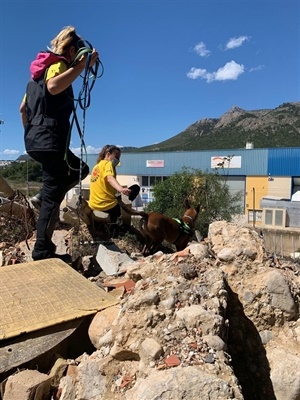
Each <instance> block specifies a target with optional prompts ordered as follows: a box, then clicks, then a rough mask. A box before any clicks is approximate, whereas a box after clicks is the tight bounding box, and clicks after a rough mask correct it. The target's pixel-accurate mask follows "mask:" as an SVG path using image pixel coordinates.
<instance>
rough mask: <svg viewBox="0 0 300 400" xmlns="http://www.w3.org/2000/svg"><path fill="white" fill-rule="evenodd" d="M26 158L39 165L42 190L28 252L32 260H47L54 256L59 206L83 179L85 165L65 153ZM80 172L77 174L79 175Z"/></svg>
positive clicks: (36, 153)
mask: <svg viewBox="0 0 300 400" xmlns="http://www.w3.org/2000/svg"><path fill="white" fill-rule="evenodd" d="M29 155H30V156H31V157H32V158H33V159H34V160H36V161H38V162H39V163H41V165H42V171H43V187H42V191H41V196H42V203H41V209H40V214H39V218H38V221H37V232H36V242H35V246H34V249H33V251H32V258H33V259H34V260H42V259H45V258H49V257H51V256H52V255H53V254H54V252H55V245H54V244H53V242H52V240H51V239H52V235H53V232H54V228H55V225H56V223H57V221H58V218H59V212H60V204H61V202H62V200H63V199H64V197H65V195H66V193H67V192H68V191H69V190H70V189H72V188H73V187H74V186H76V185H77V183H78V182H79V179H80V178H81V179H84V178H85V177H86V176H87V175H88V173H89V167H88V165H87V164H86V163H85V162H83V161H81V160H80V158H78V157H77V156H75V154H73V153H72V152H71V151H70V150H68V152H67V155H66V159H65V153H60V152H56V151H38V152H37V151H35V152H29ZM80 168H81V174H80Z"/></svg>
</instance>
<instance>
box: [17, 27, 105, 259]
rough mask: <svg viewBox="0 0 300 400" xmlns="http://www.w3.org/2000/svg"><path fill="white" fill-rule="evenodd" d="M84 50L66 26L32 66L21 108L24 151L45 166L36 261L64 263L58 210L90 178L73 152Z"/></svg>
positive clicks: (92, 60)
mask: <svg viewBox="0 0 300 400" xmlns="http://www.w3.org/2000/svg"><path fill="white" fill-rule="evenodd" d="M80 47H82V39H81V37H80V36H78V35H77V33H76V31H75V28H74V27H72V26H68V27H66V28H64V29H63V30H62V31H61V32H60V33H59V34H58V35H57V36H56V37H55V38H54V39H53V40H52V41H51V48H50V51H43V52H40V53H38V55H37V57H36V59H35V60H34V61H33V62H32V63H31V66H30V72H31V80H30V81H29V83H28V84H27V88H26V94H25V96H24V98H23V101H22V103H21V105H20V113H21V119H22V123H23V126H24V139H25V148H26V151H27V153H28V154H29V155H30V157H32V158H33V159H34V160H36V161H38V162H39V163H41V165H42V173H43V187H42V190H41V193H40V194H39V195H38V196H36V200H37V201H38V202H40V213H39V218H38V221H37V232H36V242H35V246H34V249H33V251H32V258H33V260H41V259H46V258H52V257H59V258H63V256H59V255H57V254H56V253H55V250H56V246H55V245H54V243H53V242H52V235H53V231H54V228H55V224H56V222H57V221H58V217H59V209H60V204H61V202H62V200H63V199H64V197H65V194H66V193H67V192H68V191H69V190H70V189H71V188H72V187H74V186H75V185H76V184H77V183H78V182H79V179H80V177H81V179H84V178H85V177H86V176H87V175H88V173H89V168H88V165H87V164H86V163H84V162H83V161H81V160H80V159H79V158H78V157H77V156H75V154H73V153H72V152H71V151H70V149H69V144H70V136H71V135H70V129H71V128H70V121H69V119H70V116H71V113H72V111H73V110H74V104H73V102H74V96H73V90H72V83H73V81H74V80H75V79H76V78H77V77H78V76H79V75H80V74H81V72H82V71H83V70H84V69H85V67H86V60H87V54H86V53H85V54H84V55H83V56H81V57H79V59H78V60H76V53H77V51H78V49H79V48H80ZM97 59H98V52H97V51H96V50H95V49H93V50H92V52H91V56H90V61H89V67H92V66H93V65H94V64H95V63H96V62H97ZM74 60H76V61H75V62H74ZM80 167H81V174H80ZM66 256H67V255H66ZM69 258H70V257H69ZM67 259H68V257H65V260H67ZM69 261H70V260H69Z"/></svg>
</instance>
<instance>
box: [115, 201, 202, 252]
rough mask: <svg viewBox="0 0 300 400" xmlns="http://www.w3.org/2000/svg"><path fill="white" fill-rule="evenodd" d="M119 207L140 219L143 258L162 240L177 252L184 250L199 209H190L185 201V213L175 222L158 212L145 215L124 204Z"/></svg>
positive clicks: (192, 232) (154, 249)
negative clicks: (143, 243) (143, 240)
mask: <svg viewBox="0 0 300 400" xmlns="http://www.w3.org/2000/svg"><path fill="white" fill-rule="evenodd" d="M120 205H121V207H122V208H123V210H124V211H126V212H128V213H129V214H131V215H140V216H141V217H142V218H141V220H140V232H141V234H142V236H143V237H144V239H145V245H144V248H143V250H142V253H143V255H144V256H148V255H150V254H154V253H155V251H156V250H157V248H158V246H159V245H160V244H161V243H162V242H163V241H164V240H166V241H167V242H169V243H172V244H174V245H175V247H176V250H177V251H180V250H183V249H185V247H186V246H187V244H188V242H189V241H190V239H191V238H192V236H193V234H194V227H195V221H196V219H197V216H198V213H199V209H200V205H198V206H197V207H196V208H191V206H190V204H189V202H188V201H187V200H186V201H185V213H184V215H183V217H182V218H181V219H179V220H177V219H173V218H170V217H167V216H166V215H164V214H161V213H159V212H150V213H146V212H144V211H135V210H132V209H129V208H128V207H126V205H125V204H124V203H120Z"/></svg>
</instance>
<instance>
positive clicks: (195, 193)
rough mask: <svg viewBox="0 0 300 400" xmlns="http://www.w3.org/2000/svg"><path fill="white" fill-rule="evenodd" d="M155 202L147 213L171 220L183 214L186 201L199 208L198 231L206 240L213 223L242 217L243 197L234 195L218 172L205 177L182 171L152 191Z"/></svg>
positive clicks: (150, 204) (194, 172)
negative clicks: (161, 214) (154, 213)
mask: <svg viewBox="0 0 300 400" xmlns="http://www.w3.org/2000/svg"><path fill="white" fill-rule="evenodd" d="M153 196H154V200H153V201H151V202H150V203H149V204H148V205H147V207H146V211H147V212H149V211H158V212H161V213H163V214H165V215H168V216H169V217H171V218H178V217H180V216H182V215H183V214H184V199H185V198H188V199H189V201H190V203H191V204H192V205H193V206H196V205H198V204H200V213H199V216H198V219H197V222H196V229H197V230H199V231H200V232H201V234H202V235H203V236H204V237H206V236H207V233H208V226H209V224H210V223H212V222H213V221H220V220H226V221H231V220H232V217H233V216H234V215H237V214H241V212H242V207H241V205H240V203H239V202H240V200H241V198H242V193H241V192H239V193H236V194H232V193H230V190H229V187H228V185H227V184H226V177H225V176H222V175H220V174H219V173H218V172H217V171H216V172H214V173H208V172H206V173H204V172H202V171H201V170H199V169H188V168H183V169H182V170H180V171H178V172H176V173H175V174H174V175H172V176H171V177H169V178H168V179H166V180H165V181H163V182H159V183H158V184H156V185H155V186H154V188H153Z"/></svg>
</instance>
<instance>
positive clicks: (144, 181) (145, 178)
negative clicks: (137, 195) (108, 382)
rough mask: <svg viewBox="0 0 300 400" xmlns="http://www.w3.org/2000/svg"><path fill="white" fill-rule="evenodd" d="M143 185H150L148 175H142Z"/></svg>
mask: <svg viewBox="0 0 300 400" xmlns="http://www.w3.org/2000/svg"><path fill="white" fill-rule="evenodd" d="M142 186H149V185H148V176H142Z"/></svg>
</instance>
